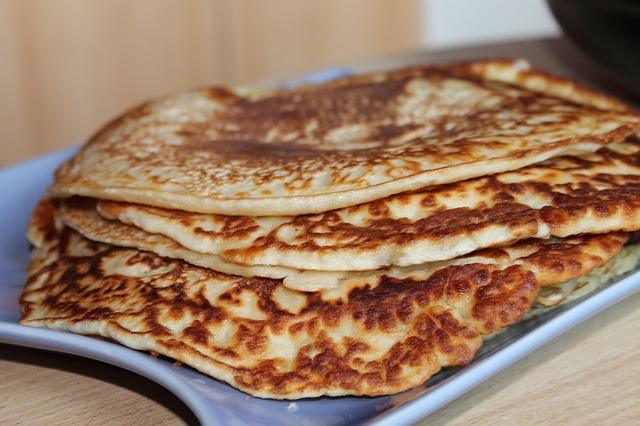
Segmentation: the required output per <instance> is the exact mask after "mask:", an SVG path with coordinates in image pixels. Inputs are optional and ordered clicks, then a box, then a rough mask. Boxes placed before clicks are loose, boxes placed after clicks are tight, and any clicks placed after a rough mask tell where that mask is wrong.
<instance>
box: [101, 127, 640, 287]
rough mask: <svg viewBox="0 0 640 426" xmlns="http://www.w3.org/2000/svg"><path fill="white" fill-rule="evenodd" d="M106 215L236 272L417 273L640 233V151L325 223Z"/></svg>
mask: <svg viewBox="0 0 640 426" xmlns="http://www.w3.org/2000/svg"><path fill="white" fill-rule="evenodd" d="M98 211H99V212H100V213H101V215H103V216H104V217H105V218H108V219H112V220H113V219H116V220H119V221H121V222H123V223H126V224H129V225H134V226H137V227H138V228H140V229H142V230H145V231H147V232H150V233H159V234H162V235H165V236H167V237H169V238H170V239H172V240H174V241H176V242H178V243H179V244H180V245H182V246H184V247H186V248H188V249H190V250H191V251H194V252H199V253H205V254H212V255H215V257H217V258H220V259H221V260H222V261H226V262H228V263H232V264H240V265H245V266H254V267H255V266H259V265H260V266H266V265H270V266H277V267H286V268H293V269H296V270H322V271H354V270H376V269H379V268H385V267H390V266H392V267H394V266H408V265H414V264H422V263H426V262H433V261H441V260H447V259H452V258H456V257H459V256H461V255H465V254H467V253H470V252H472V251H474V250H477V249H481V248H485V247H492V246H499V245H505V244H511V243H513V242H514V241H519V240H522V239H526V238H549V237H552V236H557V237H566V236H570V235H576V234H583V233H606V232H611V231H618V230H623V231H635V230H638V229H640V143H638V141H637V139H633V140H630V141H628V142H624V143H617V144H611V145H608V146H607V147H606V148H603V149H601V150H600V151H598V152H597V153H592V154H584V155H582V156H574V157H557V158H554V159H550V160H547V161H546V162H543V163H540V164H535V165H532V166H528V167H526V168H523V169H520V170H516V171H513V172H506V173H501V174H498V175H494V176H487V177H481V178H474V179H470V180H466V181H462V182H457V183H453V184H447V185H441V186H436V187H430V188H425V189H423V190H420V191H416V192H413V193H407V194H400V195H394V196H391V197H387V198H384V199H381V200H377V201H371V202H368V203H365V204H361V205H358V206H354V207H347V208H343V209H338V210H333V211H330V212H326V213H321V214H317V215H302V216H289V217H286V216H279V217H249V216H223V215H206V214H199V213H189V212H182V211H177V210H168V209H162V208H158V207H151V206H144V205H140V204H132V203H123V202H112V201H104V200H100V201H99V202H98ZM109 242H110V243H113V244H118V241H117V239H114V240H112V241H109ZM214 269H215V267H214ZM223 272H226V271H223ZM242 275H244V274H242Z"/></svg>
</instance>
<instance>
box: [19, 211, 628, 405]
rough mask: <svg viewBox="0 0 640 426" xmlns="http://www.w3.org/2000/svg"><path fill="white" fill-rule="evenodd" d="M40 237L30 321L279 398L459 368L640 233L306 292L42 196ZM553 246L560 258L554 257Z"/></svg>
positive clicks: (384, 386)
mask: <svg viewBox="0 0 640 426" xmlns="http://www.w3.org/2000/svg"><path fill="white" fill-rule="evenodd" d="M29 234H30V239H31V240H32V242H33V243H34V244H35V245H36V246H37V249H36V250H35V252H34V256H33V262H32V265H31V267H30V269H29V280H28V282H27V285H26V287H25V290H24V293H23V295H22V298H21V308H22V311H23V318H22V320H21V321H22V323H24V324H27V325H34V326H44V327H51V328H56V329H61V330H68V331H72V332H76V333H83V334H97V335H101V336H104V337H108V338H112V339H114V340H116V341H118V342H120V343H122V344H125V345H127V346H130V347H132V348H135V349H141V350H152V351H155V352H158V353H160V354H164V355H167V356H170V357H172V358H175V359H177V360H180V361H182V362H184V363H186V364H188V365H190V366H192V367H194V368H196V369H199V370H200V371H203V372H204V373H207V374H209V375H211V376H213V377H215V378H218V379H221V380H224V381H226V382H228V383H229V384H231V385H233V386H235V387H237V388H239V389H242V390H244V391H246V392H248V393H250V394H252V395H257V396H261V397H269V398H302V397H313V396H319V395H346V394H356V395H382V394H388V393H395V392H400V391H402V390H405V389H408V388H411V387H414V386H417V385H419V384H421V383H423V382H425V381H426V380H427V379H428V378H429V377H430V376H431V375H433V374H434V373H436V372H437V371H438V370H440V369H441V368H443V367H445V366H454V365H463V364H466V363H469V362H470V361H471V360H472V358H473V356H474V354H475V352H476V351H477V350H478V348H479V347H480V346H481V344H482V337H481V336H482V335H485V334H491V333H493V332H495V331H498V330H500V329H502V328H504V327H507V326H509V325H510V324H512V323H514V322H515V321H517V320H518V319H519V318H521V317H522V316H523V315H524V314H525V313H526V312H527V311H528V310H529V308H530V307H531V305H532V303H533V301H534V300H535V298H536V296H537V293H538V284H537V277H544V276H545V274H546V276H547V277H553V276H555V281H554V282H553V283H558V282H559V280H560V279H570V278H571V277H570V276H569V275H566V276H564V275H563V276H562V278H560V277H561V275H560V274H558V273H557V272H558V271H560V270H564V269H566V270H568V271H573V272H576V271H579V272H578V273H588V272H589V270H590V269H589V268H591V269H592V268H593V267H597V266H599V265H601V264H603V263H605V262H606V261H607V260H608V259H610V258H611V256H613V255H615V253H617V251H618V250H619V249H620V247H621V245H622V244H623V243H624V241H625V239H626V236H625V235H623V234H611V235H610V236H609V237H610V238H609V240H608V241H606V242H605V240H606V239H607V236H598V237H582V238H586V239H588V238H596V239H599V240H600V241H602V244H603V247H604V249H603V251H602V253H605V252H606V253H609V255H607V256H604V257H603V258H601V259H600V260H599V261H598V262H596V263H594V264H591V265H589V266H583V262H582V259H583V257H581V255H580V251H579V250H576V247H577V246H579V245H580V243H579V241H578V240H579V239H572V242H571V243H569V242H540V241H538V242H536V243H532V242H529V243H527V244H528V246H526V245H525V246H522V247H520V248H518V249H517V250H516V251H519V252H520V255H522V256H526V257H528V258H532V259H533V258H537V259H539V260H540V261H537V262H535V264H537V265H538V269H535V268H528V267H525V266H523V265H517V264H514V263H513V262H511V263H509V262H507V263H506V264H505V263H501V261H500V259H502V258H504V252H502V251H501V250H497V251H487V253H485V254H484V256H485V257H489V256H491V255H492V254H491V253H493V256H494V257H495V259H496V262H495V263H493V264H491V263H468V264H460V265H456V264H450V265H448V266H446V265H443V266H442V267H441V268H438V269H436V270H432V271H427V272H426V273H422V274H421V273H420V272H419V271H417V272H416V273H415V274H414V276H413V277H412V278H404V279H394V278H391V277H384V276H382V277H368V278H366V279H363V280H360V281H353V282H352V283H351V284H350V285H349V286H342V287H340V288H338V289H334V290H329V291H324V292H316V293H304V292H298V291H293V290H290V289H287V288H286V287H284V286H283V285H281V283H280V281H278V280H269V279H258V278H252V279H251V278H241V277H237V276H231V275H225V274H221V273H217V272H215V271H212V270H209V269H205V268H200V267H197V266H193V265H191V264H188V263H186V262H183V261H178V260H171V259H168V258H162V257H159V256H157V255H155V254H153V253H151V252H143V251H139V250H136V249H131V248H121V247H114V246H110V245H107V244H101V243H96V242H93V241H91V240H87V239H86V238H84V237H82V236H80V234H78V233H76V232H75V231H73V230H71V229H70V228H68V227H66V226H64V225H63V224H62V222H61V221H60V220H59V217H58V215H57V213H56V211H55V208H54V204H53V203H52V202H51V201H50V200H45V201H44V202H42V203H41V204H40V205H39V206H38V208H37V210H36V212H35V215H34V217H33V220H32V225H31V228H30V233H29ZM583 242H586V240H584V241H583ZM615 247H617V249H616V248H615ZM548 250H551V252H549V253H552V255H551V257H550V260H551V261H550V262H545V261H542V260H541V259H545V255H544V253H545V252H548ZM501 252H502V253H501ZM532 264H533V263H532ZM563 265H564V266H563ZM567 266H570V267H567ZM554 271H555V272H556V274H555V275H553V272H554ZM542 279H543V280H544V278H542ZM553 283H551V284H553ZM548 284H549V283H548Z"/></svg>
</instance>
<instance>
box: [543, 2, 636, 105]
mask: <svg viewBox="0 0 640 426" xmlns="http://www.w3.org/2000/svg"><path fill="white" fill-rule="evenodd" d="M547 1H548V3H549V6H550V8H551V11H552V12H553V14H554V16H555V18H556V20H557V21H558V23H559V24H560V26H561V27H562V29H563V30H564V32H565V34H566V35H567V36H568V37H569V38H570V39H571V40H572V41H574V42H575V43H576V44H577V45H578V46H579V47H580V48H582V49H583V50H584V51H585V52H586V53H587V54H589V55H590V56H591V57H592V58H594V59H595V60H597V61H598V62H599V63H600V64H602V65H604V66H605V67H606V68H607V70H608V71H609V72H610V74H612V75H611V77H613V78H615V80H616V83H617V84H619V85H621V86H623V87H624V88H625V89H627V90H630V91H632V92H633V95H634V97H636V98H638V97H640V47H639V46H640V1H638V0H547Z"/></svg>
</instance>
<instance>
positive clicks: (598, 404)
mask: <svg viewBox="0 0 640 426" xmlns="http://www.w3.org/2000/svg"><path fill="white" fill-rule="evenodd" d="M487 56H490V57H513V56H520V57H526V58H529V59H530V60H531V62H532V63H533V64H534V65H536V66H537V67H539V68H543V69H547V70H550V71H554V72H557V73H559V74H564V75H569V76H574V77H581V78H583V79H584V78H587V79H589V81H590V82H592V83H593V84H596V85H600V86H602V85H607V84H608V83H607V81H606V76H605V75H604V74H603V73H602V72H601V71H600V70H599V69H597V68H596V67H594V65H593V64H592V63H591V62H589V61H588V60H587V59H586V58H584V57H583V56H582V55H580V54H579V53H577V52H576V51H575V50H574V49H573V48H572V47H571V45H570V44H568V43H567V42H566V41H564V40H560V39H551V40H536V41H527V42H517V43H508V44H500V45H493V46H482V47H478V48H471V49H462V50H457V51H447V52H440V53H432V52H431V53H425V52H415V53H411V54H406V55H401V56H397V57H394V58H391V59H384V60H380V61H370V62H367V63H365V64H362V65H360V66H358V67H356V68H357V69H362V70H365V69H371V68H384V67H388V66H391V65H397V64H405V63H412V62H424V61H433V60H437V61H438V60H451V59H460V58H464V59H473V58H478V57H487ZM611 87H613V88H614V89H615V85H614V86H610V88H611ZM639 306H640V294H638V295H635V296H632V297H630V298H628V299H627V300H625V301H623V302H621V303H619V304H618V305H616V306H614V307H611V308H609V309H608V310H606V311H605V312H603V313H601V314H599V315H597V316H596V317H594V318H591V319H590V320H588V321H587V322H585V323H583V324H581V325H580V326H578V327H576V328H574V329H573V330H571V331H570V332H568V333H566V334H565V335H563V336H561V337H559V338H557V339H556V340H554V341H553V342H551V343H549V344H547V345H546V346H544V347H542V348H541V349H539V350H537V351H535V352H534V353H532V354H531V355H529V356H528V357H526V358H525V359H523V360H521V361H520V362H518V363H516V364H515V365H513V366H511V367H509V368H507V369H506V370H504V371H503V372H502V373H500V374H499V375H497V376H495V377H494V378H492V379H490V380H488V381H487V382H485V383H484V384H482V385H480V386H478V387H477V388H475V389H474V390H472V391H471V392H469V393H468V394H466V395H465V396H464V397H462V398H460V399H458V400H456V401H454V402H453V403H451V404H449V405H448V406H447V407H445V408H444V409H442V410H440V411H438V412H436V413H434V414H432V415H431V416H429V417H428V418H427V419H425V421H424V424H427V423H428V424H430V425H431V424H435V425H439V424H479V425H482V424H487V425H488V424H491V425H495V424H512V423H514V421H518V422H519V423H521V424H533V423H541V424H550V423H560V424H567V423H580V424H590V423H596V424H601V423H603V422H611V423H613V424H632V423H637V422H638V421H639V420H640V404H639V402H640V396H639V394H638V393H637V388H638V385H637V384H638V383H640V339H638V338H636V337H635V336H637V330H638V329H639V328H640V310H639V309H637V308H638V307H639ZM61 423H65V424H71V425H73V424H83V425H84V424H97V425H100V424H110V425H111V424H115V425H119V424H122V425H129V424H149V425H164V424H167V425H168V424H185V423H186V424H196V423H197V420H196V419H195V417H194V415H193V414H192V413H191V412H190V411H189V409H188V408H187V407H186V406H185V405H184V404H183V403H182V402H181V401H180V400H178V399H177V398H176V397H175V396H173V395H172V394H170V393H169V392H168V391H166V390H165V389H163V388H162V387H160V386H159V385H157V384H155V383H153V382H151V381H149V380H147V379H145V378H142V377H140V376H137V375H135V374H133V373H129V372H127V371H125V370H122V369H120V368H117V367H113V366H109V365H106V364H103V363H100V362H96V361H90V360H85V359H82V358H77V357H72V356H66V355H59V354H54V353H49V352H44V351H38V350H33V349H26V348H20V347H12V346H7V345H0V424H29V425H32V424H61Z"/></svg>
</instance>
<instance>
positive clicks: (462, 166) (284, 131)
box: [21, 61, 640, 398]
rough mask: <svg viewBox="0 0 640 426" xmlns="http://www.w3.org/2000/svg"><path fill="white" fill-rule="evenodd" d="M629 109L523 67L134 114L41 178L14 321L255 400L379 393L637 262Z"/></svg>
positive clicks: (463, 355)
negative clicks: (95, 339) (152, 358)
mask: <svg viewBox="0 0 640 426" xmlns="http://www.w3.org/2000/svg"><path fill="white" fill-rule="evenodd" d="M639 127H640V118H639V117H638V115H637V114H635V113H634V112H633V111H631V110H630V109H629V108H628V107H627V106H626V105H625V104H623V103H622V102H620V101H618V100H616V99H614V98H611V97H609V96H606V95H603V94H601V93H598V92H595V91H592V90H590V89H587V88H585V87H582V86H580V85H578V84H576V83H574V82H571V81H567V80H563V79H560V78H558V77H553V76H550V75H548V74H546V73H542V72H537V71H532V70H529V69H528V66H527V64H526V63H524V62H522V61H482V62H473V63H462V64H450V65H442V66H429V67H414V68H410V69H403V70H398V71H392V72H386V73H381V74H372V75H362V76H357V77H350V78H345V79H340V80H336V81H332V82H329V83H325V84H321V85H312V86H306V87H300V88H297V89H293V90H274V91H255V90H254V91H252V90H249V89H244V88H235V89H225V88H213V89H209V90H202V91H195V92H190V93H186V94H181V95H177V96H171V97H167V98H164V99H160V100H156V101H153V102H149V103H145V104H143V105H141V106H139V107H137V108H135V109H133V110H131V111H129V112H127V113H125V114H124V115H122V116H121V117H119V118H118V119H116V120H115V121H113V122H111V123H109V124H108V125H107V126H106V127H104V128H103V129H102V130H100V131H99V132H98V133H97V134H96V135H94V136H93V137H92V138H91V140H90V141H89V142H88V143H87V144H86V145H85V146H84V147H82V149H81V150H80V151H79V152H78V153H77V154H76V155H75V156H74V157H73V158H71V159H70V160H69V161H67V162H66V163H65V164H63V165H62V166H61V167H60V169H59V170H58V171H57V172H56V175H55V182H54V184H53V185H52V187H51V188H50V194H49V195H48V196H47V198H45V199H43V200H42V201H41V202H40V204H39V206H38V207H37V209H36V211H35V213H34V216H33V219H32V224H31V227H30V230H29V238H30V241H31V242H32V243H33V245H34V246H35V247H36V250H35V251H34V254H33V261H32V265H31V267H30V269H29V279H28V282H27V284H26V287H25V290H24V293H23V296H22V299H21V304H22V309H23V314H24V315H23V319H22V322H23V323H24V324H28V325H33V326H43V327H50V328H56V329H62V330H68V331H71V332H75V333H83V334H92V335H100V336H103V337H106V338H111V339H113V340H115V341H117V342H120V343H122V344H124V345H127V346H130V347H132V348H135V349H140V350H147V351H154V352H157V353H159V354H163V355H166V356H168V357H171V358H174V359H176V360H179V361H181V362H183V363H185V364H188V365H190V366H192V367H194V368H196V369H198V370H200V371H202V372H204V373H206V374H209V375H211V376H213V377H215V378H218V379H220V380H224V381H226V382H227V383H229V384H231V385H232V386H234V387H237V388H239V389H241V390H243V391H246V392H248V393H250V394H252V395H256V396H260V397H268V398H302V397H314V396H319V395H334V396H337V395H348V394H354V395H383V394H390V393H395V392H400V391H403V390H405V389H408V388H411V387H414V386H417V385H420V384H422V383H424V382H425V381H426V380H427V379H429V377H431V376H432V375H433V374H435V373H436V372H438V371H439V370H440V369H441V368H443V367H447V366H458V365H464V364H467V363H469V362H471V360H472V359H473V357H474V354H475V353H476V352H477V351H478V349H479V348H480V346H481V345H482V342H483V336H487V335H490V334H493V333H496V332H498V331H500V330H502V329H504V328H506V327H508V326H510V325H512V324H514V323H516V322H517V321H519V320H520V319H522V318H523V317H524V316H525V315H527V314H528V313H529V312H530V311H531V310H532V309H533V308H536V307H540V306H553V305H557V304H559V303H563V302H564V301H566V300H568V299H570V298H572V297H576V296H578V295H583V294H586V293H588V292H589V291H592V290H593V289H595V288H597V287H598V286H599V285H601V284H603V283H604V282H606V281H607V279H609V278H611V277H614V276H617V275H620V274H623V273H625V272H627V271H629V270H631V269H633V268H634V267H635V266H636V264H637V263H638V259H639V258H640V250H637V249H636V248H634V246H633V245H629V244H628V241H629V235H628V233H629V232H632V231H636V230H638V229H640V143H638V141H637V140H636V139H635V137H634V134H635V132H637V130H638V129H639Z"/></svg>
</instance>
